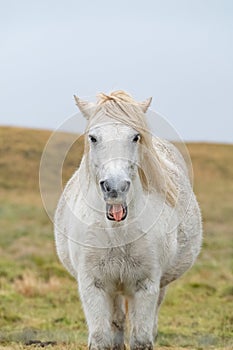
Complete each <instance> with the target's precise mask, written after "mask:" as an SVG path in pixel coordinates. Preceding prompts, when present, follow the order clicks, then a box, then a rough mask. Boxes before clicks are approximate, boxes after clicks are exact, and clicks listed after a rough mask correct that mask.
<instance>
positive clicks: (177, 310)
mask: <svg viewBox="0 0 233 350" xmlns="http://www.w3.org/2000/svg"><path fill="white" fill-rule="evenodd" d="M49 135H50V132H48V131H40V130H29V129H20V128H7V127H2V128H0V152H1V153H0V220H1V225H0V349H1V348H4V349H17V350H18V349H32V348H33V349H34V348H35V346H34V345H32V346H26V345H25V343H26V342H28V341H29V340H40V341H56V342H57V345H54V346H53V347H52V345H49V346H48V348H53V349H54V350H58V349H66V350H68V349H70V350H73V349H85V348H86V339H87V328H86V324H85V318H84V315H83V312H82V308H81V304H80V301H79V297H78V294H77V286H76V282H75V281H74V280H73V279H72V278H71V277H70V276H69V275H68V273H67V272H66V271H65V270H64V268H63V267H62V266H61V264H60V263H59V262H58V259H57V257H56V252H55V248H54V239H53V228H52V224H51V222H50V221H49V219H48V217H47V215H46V213H45V211H44V209H43V206H42V203H41V199H40V193H39V188H38V170H39V161H40V157H41V154H42V150H43V147H44V145H45V143H46V141H47V139H48V137H49ZM82 149H83V145H82V140H81V141H80V142H78V143H77V144H75V145H74V146H73V147H72V152H71V153H70V154H69V155H68V157H67V158H66V161H65V164H64V172H63V178H64V181H66V180H67V179H68V177H69V176H70V175H71V174H72V172H73V171H74V170H75V168H76V166H77V164H78V162H79V161H80V158H81V153H82ZM188 149H189V152H190V154H191V158H192V162H193V168H194V174H195V179H194V180H195V186H194V187H195V192H196V194H197V197H198V200H199V202H200V205H201V209H202V213H203V221H204V232H205V237H204V242H203V249H202V252H201V254H200V257H199V259H198V261H197V262H196V264H195V266H194V267H193V268H192V269H191V270H190V271H189V272H188V273H186V274H185V276H183V277H182V278H181V279H180V280H178V281H176V282H174V283H173V284H171V286H170V288H169V290H168V293H167V297H166V300H165V302H164V304H163V306H162V308H161V311H160V318H159V336H158V340H157V344H156V345H157V349H167V348H172V349H176V350H178V349H181V348H182V349H184V348H185V349H230V348H232V347H233V278H232V270H233V266H232V260H233V259H232V258H233V246H232V243H233V240H232V228H233V182H232V179H233V162H232V159H233V157H232V156H233V145H216V144H205V143H203V144H188Z"/></svg>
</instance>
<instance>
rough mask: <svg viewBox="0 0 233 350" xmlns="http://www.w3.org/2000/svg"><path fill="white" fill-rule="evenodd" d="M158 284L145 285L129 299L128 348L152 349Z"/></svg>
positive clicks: (132, 349)
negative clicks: (129, 332)
mask: <svg viewBox="0 0 233 350" xmlns="http://www.w3.org/2000/svg"><path fill="white" fill-rule="evenodd" d="M158 297H159V286H158V287H157V286H152V285H145V286H143V287H142V288H141V289H140V290H139V291H137V292H136V293H135V295H134V296H133V297H132V298H130V299H129V317H130V323H131V335H130V349H131V350H152V349H153V340H154V338H153V330H154V318H155V313H156V307H157V301H158Z"/></svg>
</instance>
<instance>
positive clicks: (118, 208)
mask: <svg viewBox="0 0 233 350" xmlns="http://www.w3.org/2000/svg"><path fill="white" fill-rule="evenodd" d="M111 209H112V210H111V212H112V215H113V217H114V219H115V220H116V221H121V220H122V218H123V215H124V210H123V207H122V205H121V204H113V205H112V208H111Z"/></svg>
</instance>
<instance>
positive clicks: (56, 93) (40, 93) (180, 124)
mask: <svg viewBox="0 0 233 350" xmlns="http://www.w3.org/2000/svg"><path fill="white" fill-rule="evenodd" d="M0 5H1V7H0V8H1V12H0V63H1V65H0V94H1V103H0V124H5V125H18V126H28V127H40V128H52V129H54V128H56V127H57V126H58V125H59V124H60V123H62V121H63V120H64V119H66V118H67V117H68V116H70V115H72V114H74V113H76V107H75V105H74V102H73V97H72V96H73V94H74V93H77V94H78V95H79V96H81V97H84V98H91V99H93V98H94V96H95V94H96V93H97V92H100V91H104V92H109V91H110V90H113V89H125V90H127V91H128V92H130V93H131V94H132V95H133V96H134V97H135V98H136V99H138V100H143V99H144V98H146V97H149V96H153V103H152V109H154V110H157V111H159V112H161V113H162V114H164V115H165V116H166V117H167V118H168V120H169V121H171V123H172V124H173V125H174V126H175V127H176V128H177V130H178V131H179V133H180V134H181V136H182V137H183V138H184V139H185V140H206V141H220V142H233V1H232V0H194V1H193V0H158V1H157V0H144V1H141V0H140V1H138V0H129V1H126V0H125V1H124V0H117V1H111V0H108V1H105V0H98V1H94V0H93V1H90V0H89V1H88V0H87V1H79V0H75V1H73V0H66V1H65V0H64V1H61V0H40V1H36V0H34V1H32V0H21V1H16V0H14V1H13V0H8V1H3V0H0Z"/></svg>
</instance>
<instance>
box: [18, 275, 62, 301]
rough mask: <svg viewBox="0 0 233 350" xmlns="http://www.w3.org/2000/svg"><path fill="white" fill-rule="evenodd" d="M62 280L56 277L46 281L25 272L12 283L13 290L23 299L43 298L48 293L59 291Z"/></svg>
mask: <svg viewBox="0 0 233 350" xmlns="http://www.w3.org/2000/svg"><path fill="white" fill-rule="evenodd" d="M61 286H62V280H61V279H59V278H57V277H56V276H52V277H50V278H49V279H48V280H47V281H46V280H43V279H42V278H40V277H38V276H36V275H35V273H34V272H32V271H25V272H24V273H23V275H22V276H20V277H19V278H17V279H16V280H15V281H14V288H15V290H16V291H17V292H18V293H20V294H22V295H23V296H24V297H43V296H46V295H48V293H56V292H57V291H58V290H60V289H61Z"/></svg>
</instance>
